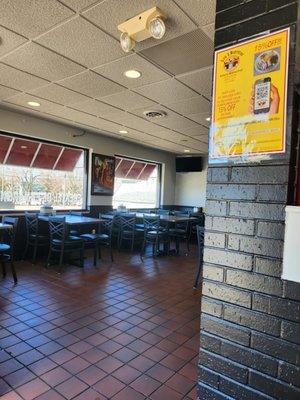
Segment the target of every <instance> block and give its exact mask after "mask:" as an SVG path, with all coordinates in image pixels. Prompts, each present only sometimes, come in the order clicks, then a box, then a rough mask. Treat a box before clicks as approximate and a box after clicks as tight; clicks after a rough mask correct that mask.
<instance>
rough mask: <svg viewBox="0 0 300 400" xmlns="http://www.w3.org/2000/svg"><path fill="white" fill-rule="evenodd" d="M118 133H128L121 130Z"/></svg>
mask: <svg viewBox="0 0 300 400" xmlns="http://www.w3.org/2000/svg"><path fill="white" fill-rule="evenodd" d="M119 133H124V134H125V133H128V131H126V130H125V129H121V130H120V131H119Z"/></svg>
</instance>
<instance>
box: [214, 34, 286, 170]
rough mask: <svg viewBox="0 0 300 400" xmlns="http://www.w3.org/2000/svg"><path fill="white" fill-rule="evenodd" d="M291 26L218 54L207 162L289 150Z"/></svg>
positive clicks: (247, 158) (245, 158)
mask: <svg viewBox="0 0 300 400" xmlns="http://www.w3.org/2000/svg"><path fill="white" fill-rule="evenodd" d="M288 46H289V28H287V29H283V30H280V31H277V32H273V33H270V34H267V35H263V36H259V37H257V38H253V39H251V40H247V41H245V42H242V43H239V44H237V45H234V46H231V47H227V48H225V49H222V50H219V51H217V52H216V53H215V62H214V93H213V109H212V122H211V127H210V141H209V160H210V163H214V162H227V161H233V162H234V160H235V159H236V160H241V161H256V160H257V159H267V158H270V156H271V155H273V154H279V153H284V152H285V147H286V137H285V136H286V135H285V131H286V103H287V76H288Z"/></svg>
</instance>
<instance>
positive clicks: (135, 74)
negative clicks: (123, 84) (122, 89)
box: [124, 69, 142, 79]
mask: <svg viewBox="0 0 300 400" xmlns="http://www.w3.org/2000/svg"><path fill="white" fill-rule="evenodd" d="M124 75H125V76H126V78H130V79H137V78H140V77H141V76H142V74H141V73H140V71H137V70H136V69H129V70H128V71H125V72H124Z"/></svg>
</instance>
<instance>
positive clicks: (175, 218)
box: [136, 213, 197, 223]
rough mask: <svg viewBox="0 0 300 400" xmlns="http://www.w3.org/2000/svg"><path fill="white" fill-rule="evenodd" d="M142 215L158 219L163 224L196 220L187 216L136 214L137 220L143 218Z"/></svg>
mask: <svg viewBox="0 0 300 400" xmlns="http://www.w3.org/2000/svg"><path fill="white" fill-rule="evenodd" d="M144 215H149V216H150V217H159V218H160V220H161V221H164V222H174V223H175V222H185V221H194V220H196V219H197V218H195V217H189V216H188V215H186V216H184V215H180V216H179V215H164V214H144V213H136V216H137V218H143V216H144Z"/></svg>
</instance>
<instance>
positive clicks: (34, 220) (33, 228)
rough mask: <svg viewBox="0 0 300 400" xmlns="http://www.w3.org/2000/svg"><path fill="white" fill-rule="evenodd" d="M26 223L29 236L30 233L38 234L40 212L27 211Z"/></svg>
mask: <svg viewBox="0 0 300 400" xmlns="http://www.w3.org/2000/svg"><path fill="white" fill-rule="evenodd" d="M25 224H26V232H27V238H28V237H29V235H37V233H38V226H39V220H38V214H37V213H29V212H25Z"/></svg>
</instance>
